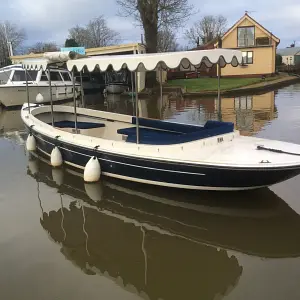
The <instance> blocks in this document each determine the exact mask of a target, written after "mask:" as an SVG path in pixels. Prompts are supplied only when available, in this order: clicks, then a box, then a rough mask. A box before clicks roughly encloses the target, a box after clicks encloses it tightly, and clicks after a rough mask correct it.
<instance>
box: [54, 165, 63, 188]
mask: <svg viewBox="0 0 300 300" xmlns="http://www.w3.org/2000/svg"><path fill="white" fill-rule="evenodd" d="M52 179H53V181H54V182H55V183H56V184H57V185H58V186H61V185H62V184H63V183H64V171H63V170H62V169H61V168H60V169H58V168H53V169H52Z"/></svg>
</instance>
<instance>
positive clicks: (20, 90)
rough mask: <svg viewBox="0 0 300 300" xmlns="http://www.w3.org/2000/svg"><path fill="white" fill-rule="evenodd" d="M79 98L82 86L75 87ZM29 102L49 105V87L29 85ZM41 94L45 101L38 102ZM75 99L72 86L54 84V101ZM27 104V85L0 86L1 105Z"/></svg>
mask: <svg viewBox="0 0 300 300" xmlns="http://www.w3.org/2000/svg"><path fill="white" fill-rule="evenodd" d="M75 88H76V90H77V92H76V95H77V97H78V96H79V95H80V93H81V87H80V85H78V84H76V86H75ZM28 89H29V101H30V103H49V102H50V89H49V86H48V85H29V87H28ZM38 94H41V95H42V96H43V100H42V101H40V102H37V101H36V96H37V95H38ZM72 98H73V86H71V85H69V86H68V85H64V84H61V85H57V84H56V85H55V84H52V100H53V102H55V101H61V100H67V99H72ZM26 102H27V93H26V85H25V84H24V85H22V86H4V85H3V86H0V103H1V104H2V105H4V106H6V107H10V106H22V105H23V104H24V103H26Z"/></svg>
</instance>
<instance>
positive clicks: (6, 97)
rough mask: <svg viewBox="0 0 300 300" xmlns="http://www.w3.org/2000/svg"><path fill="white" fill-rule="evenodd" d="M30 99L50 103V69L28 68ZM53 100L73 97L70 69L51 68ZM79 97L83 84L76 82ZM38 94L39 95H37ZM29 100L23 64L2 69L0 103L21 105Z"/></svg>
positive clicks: (32, 101)
mask: <svg viewBox="0 0 300 300" xmlns="http://www.w3.org/2000/svg"><path fill="white" fill-rule="evenodd" d="M27 76H28V89H29V101H30V102H31V103H49V102H50V91H49V70H28V71H27ZM50 79H51V86H52V99H53V101H59V100H69V99H72V98H73V83H72V78H71V74H70V72H69V71H68V70H65V69H60V68H54V69H53V68H51V69H50ZM75 90H76V95H77V97H78V96H79V95H80V94H81V86H80V84H79V83H75ZM37 96H38V97H37ZM24 102H27V94H26V77H25V70H24V69H23V68H22V65H11V66H7V67H4V68H1V69H0V103H1V104H2V105H4V106H6V107H10V106H21V105H23V104H24Z"/></svg>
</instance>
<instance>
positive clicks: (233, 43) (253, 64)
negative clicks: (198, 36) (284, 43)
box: [215, 13, 280, 77]
mask: <svg viewBox="0 0 300 300" xmlns="http://www.w3.org/2000/svg"><path fill="white" fill-rule="evenodd" d="M279 43H280V40H279V38H277V37H276V36H275V35H274V34H272V33H271V32H270V31H268V30H267V29H266V28H264V27H263V26H262V25H261V24H259V23H258V22H256V21H255V20H254V19H253V18H251V17H250V16H249V15H248V14H247V13H246V14H245V15H244V16H243V17H242V18H241V19H239V20H238V21H237V22H236V23H235V24H234V25H233V26H232V27H231V28H230V29H229V30H228V31H227V32H226V33H225V34H224V35H223V36H222V38H221V43H215V47H222V48H227V49H238V50H241V51H242V52H243V59H244V64H243V65H241V66H238V67H237V68H234V67H232V66H231V65H227V66H226V67H225V68H224V69H222V71H221V72H222V73H221V74H222V76H228V77H230V76H232V77H235V76H244V77H256V76H262V75H265V76H271V75H273V74H274V73H275V59H276V48H277V46H278V44H279Z"/></svg>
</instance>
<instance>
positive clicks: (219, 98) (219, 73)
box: [218, 63, 222, 121]
mask: <svg viewBox="0 0 300 300" xmlns="http://www.w3.org/2000/svg"><path fill="white" fill-rule="evenodd" d="M218 119H219V121H222V108H221V67H220V63H218Z"/></svg>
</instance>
